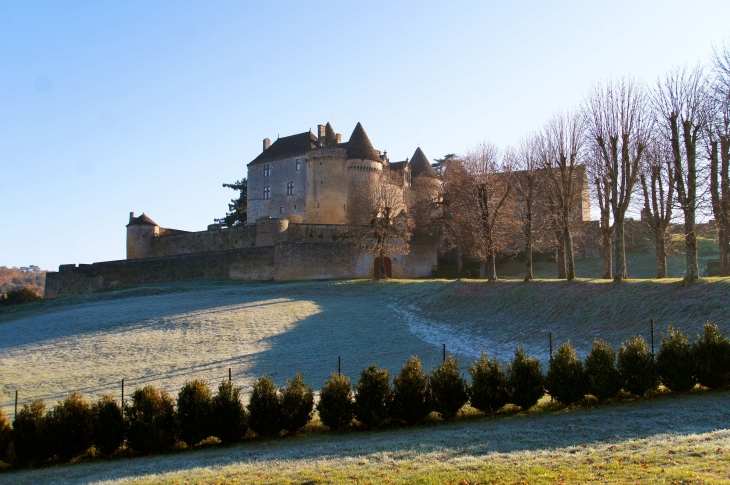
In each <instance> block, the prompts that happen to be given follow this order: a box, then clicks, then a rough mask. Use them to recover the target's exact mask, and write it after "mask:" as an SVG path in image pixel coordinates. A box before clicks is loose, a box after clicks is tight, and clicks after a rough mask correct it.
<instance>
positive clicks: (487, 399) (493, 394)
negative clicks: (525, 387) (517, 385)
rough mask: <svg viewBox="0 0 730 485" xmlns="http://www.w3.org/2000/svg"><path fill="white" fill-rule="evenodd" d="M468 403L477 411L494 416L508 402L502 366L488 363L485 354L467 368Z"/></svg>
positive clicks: (493, 362) (506, 385)
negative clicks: (468, 376)
mask: <svg viewBox="0 0 730 485" xmlns="http://www.w3.org/2000/svg"><path fill="white" fill-rule="evenodd" d="M469 374H471V385H470V386H469V387H468V392H469V402H470V403H471V405H472V406H473V407H474V408H476V409H478V410H479V411H481V412H483V413H487V414H494V413H496V412H497V411H499V410H500V409H502V407H504V405H505V404H507V403H508V402H509V385H508V383H507V376H506V375H505V373H504V369H503V368H502V364H499V363H497V358H496V357H495V358H494V360H492V361H490V360H489V357H487V353H486V352H482V358H481V359H480V360H477V361H475V362H474V364H472V366H471V367H469Z"/></svg>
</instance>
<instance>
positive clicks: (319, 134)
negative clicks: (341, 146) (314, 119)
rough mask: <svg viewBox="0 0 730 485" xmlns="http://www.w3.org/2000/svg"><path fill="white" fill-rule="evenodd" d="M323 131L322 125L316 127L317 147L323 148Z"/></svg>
mask: <svg viewBox="0 0 730 485" xmlns="http://www.w3.org/2000/svg"><path fill="white" fill-rule="evenodd" d="M324 136H325V129H324V125H317V139H318V140H319V146H324V145H325V141H324Z"/></svg>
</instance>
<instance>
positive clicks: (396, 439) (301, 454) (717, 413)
mask: <svg viewBox="0 0 730 485" xmlns="http://www.w3.org/2000/svg"><path fill="white" fill-rule="evenodd" d="M729 399H730V391H722V392H695V393H691V394H688V395H683V396H665V397H659V398H655V399H651V400H637V401H629V402H622V403H618V404H614V405H606V406H597V407H595V408H582V409H575V410H566V409H551V408H550V406H549V405H548V406H543V408H542V409H537V410H535V411H532V412H530V413H528V414H526V415H524V414H519V415H515V414H506V415H503V416H497V417H495V418H482V417H473V418H466V419H462V420H459V421H455V422H450V423H433V424H430V425H426V426H421V427H417V428H397V429H387V430H381V431H371V432H362V431H347V432H341V433H322V432H320V431H318V430H317V429H316V427H314V428H315V429H314V430H311V431H309V432H308V433H306V434H304V435H302V436H298V437H291V438H283V439H277V440H269V441H264V442H259V441H250V442H246V443H242V444H240V445H237V446H232V447H218V446H213V447H209V448H207V449H205V448H203V449H199V450H197V451H195V452H181V453H175V454H170V455H161V456H153V457H143V458H135V459H132V460H112V461H96V462H87V463H79V464H75V465H64V466H57V467H52V468H47V469H41V470H24V471H19V472H9V473H7V472H6V473H3V474H0V483H9V484H10V483H12V484H16V485H25V484H44V483H54V484H71V483H88V484H91V483H94V484H105V485H112V484H127V483H135V484H145V485H147V484H149V485H152V484H163V485H169V484H182V483H185V484H258V483H261V484H264V483H282V484H300V485H304V484H320V483H321V484H328V483H349V484H367V483H373V484H375V483H378V484H384V483H390V484H392V483H399V484H400V483H415V484H421V483H422V484H437V483H438V484H462V483H469V484H473V483H479V484H487V483H500V484H502V483H504V484H515V483H520V484H524V483H529V484H555V483H588V482H598V483H612V484H613V483H622V484H623V483H637V482H644V483H708V484H714V483H729V482H730V430H728V428H730V408H729V407H728V405H727V403H728V400H729Z"/></svg>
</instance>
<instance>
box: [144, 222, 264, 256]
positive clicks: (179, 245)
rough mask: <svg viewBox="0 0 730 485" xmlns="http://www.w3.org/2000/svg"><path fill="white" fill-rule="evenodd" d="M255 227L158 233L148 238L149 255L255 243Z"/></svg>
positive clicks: (211, 249) (208, 249) (198, 251)
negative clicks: (167, 233) (168, 233)
mask: <svg viewBox="0 0 730 485" xmlns="http://www.w3.org/2000/svg"><path fill="white" fill-rule="evenodd" d="M255 240H256V227H255V226H253V225H250V226H239V227H231V228H228V229H220V230H212V231H200V232H187V233H182V234H171V235H169V236H168V235H160V236H158V237H153V238H151V239H150V256H151V257H159V256H172V255H176V254H190V253H204V252H207V251H224V250H227V249H241V248H248V247H251V246H254V245H255Z"/></svg>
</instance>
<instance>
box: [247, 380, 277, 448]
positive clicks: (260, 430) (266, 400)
mask: <svg viewBox="0 0 730 485" xmlns="http://www.w3.org/2000/svg"><path fill="white" fill-rule="evenodd" d="M248 424H249V427H250V428H251V429H252V430H253V431H254V433H256V434H257V435H259V436H261V437H262V438H266V437H269V436H276V435H278V434H279V433H280V432H281V430H282V428H283V427H284V426H283V424H282V413H281V400H280V399H279V393H278V392H277V390H276V385H275V384H274V381H272V380H271V379H269V378H268V377H267V376H264V377H262V378H260V379H258V380H257V381H256V382H254V384H253V390H252V392H251V398H250V399H249V401H248Z"/></svg>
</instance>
